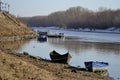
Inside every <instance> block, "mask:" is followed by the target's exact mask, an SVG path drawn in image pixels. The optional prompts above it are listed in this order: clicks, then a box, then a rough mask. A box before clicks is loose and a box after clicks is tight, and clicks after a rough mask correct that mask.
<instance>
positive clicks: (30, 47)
mask: <svg viewBox="0 0 120 80" xmlns="http://www.w3.org/2000/svg"><path fill="white" fill-rule="evenodd" d="M35 30H41V31H49V32H54V33H58V32H62V33H64V35H65V37H64V38H60V39H59V38H48V40H47V42H39V41H37V39H32V40H29V41H26V42H25V43H24V44H22V45H20V47H19V48H17V49H16V50H17V52H28V53H30V54H32V55H35V56H40V57H42V58H46V59H50V57H49V53H50V52H51V51H52V50H56V51H57V52H59V53H61V54H64V53H66V52H67V51H69V52H70V54H71V55H72V58H71V60H70V62H69V64H70V65H72V66H80V67H85V66H84V62H85V61H103V62H108V63H109V67H108V71H109V76H110V77H113V78H114V79H115V80H118V78H120V62H119V61H120V34H111V33H93V32H78V31H71V30H59V29H52V28H35Z"/></svg>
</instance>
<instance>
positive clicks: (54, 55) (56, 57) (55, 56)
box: [50, 50, 71, 63]
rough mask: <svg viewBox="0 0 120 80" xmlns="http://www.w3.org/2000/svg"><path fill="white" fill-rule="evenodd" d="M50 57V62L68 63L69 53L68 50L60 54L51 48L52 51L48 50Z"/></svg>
mask: <svg viewBox="0 0 120 80" xmlns="http://www.w3.org/2000/svg"><path fill="white" fill-rule="evenodd" d="M50 58H51V61H52V62H57V63H68V62H69V61H70V58H71V55H70V54H69V52H67V53H66V54H63V55H61V54H59V53H58V52H56V51H55V50H53V51H52V52H50Z"/></svg>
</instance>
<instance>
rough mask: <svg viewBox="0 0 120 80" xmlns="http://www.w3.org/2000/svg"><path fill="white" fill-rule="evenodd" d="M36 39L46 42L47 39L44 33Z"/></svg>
mask: <svg viewBox="0 0 120 80" xmlns="http://www.w3.org/2000/svg"><path fill="white" fill-rule="evenodd" d="M38 41H40V42H46V41H47V36H46V35H39V37H38Z"/></svg>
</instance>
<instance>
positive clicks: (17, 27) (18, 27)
mask: <svg viewBox="0 0 120 80" xmlns="http://www.w3.org/2000/svg"><path fill="white" fill-rule="evenodd" d="M27 34H34V32H33V31H32V30H31V29H29V28H28V27H27V26H26V25H25V24H24V23H22V22H21V21H20V20H18V19H16V18H15V17H13V16H12V15H10V14H7V13H2V12H0V37H2V36H16V35H27Z"/></svg>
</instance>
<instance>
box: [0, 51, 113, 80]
mask: <svg viewBox="0 0 120 80" xmlns="http://www.w3.org/2000/svg"><path fill="white" fill-rule="evenodd" d="M0 67H1V68H0V72H1V73H3V74H0V78H1V80H4V79H6V80H112V79H111V78H109V77H105V76H101V75H98V74H95V73H92V72H86V71H82V70H76V69H73V68H70V67H71V66H70V65H68V64H59V63H53V62H51V61H48V60H44V59H42V58H41V57H38V56H37V57H34V56H32V55H29V53H28V54H24V53H16V52H14V51H12V50H3V51H2V50H0ZM3 68H4V69H3ZM5 69H6V70H8V71H9V72H6V70H5ZM4 70H5V71H4Z"/></svg>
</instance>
